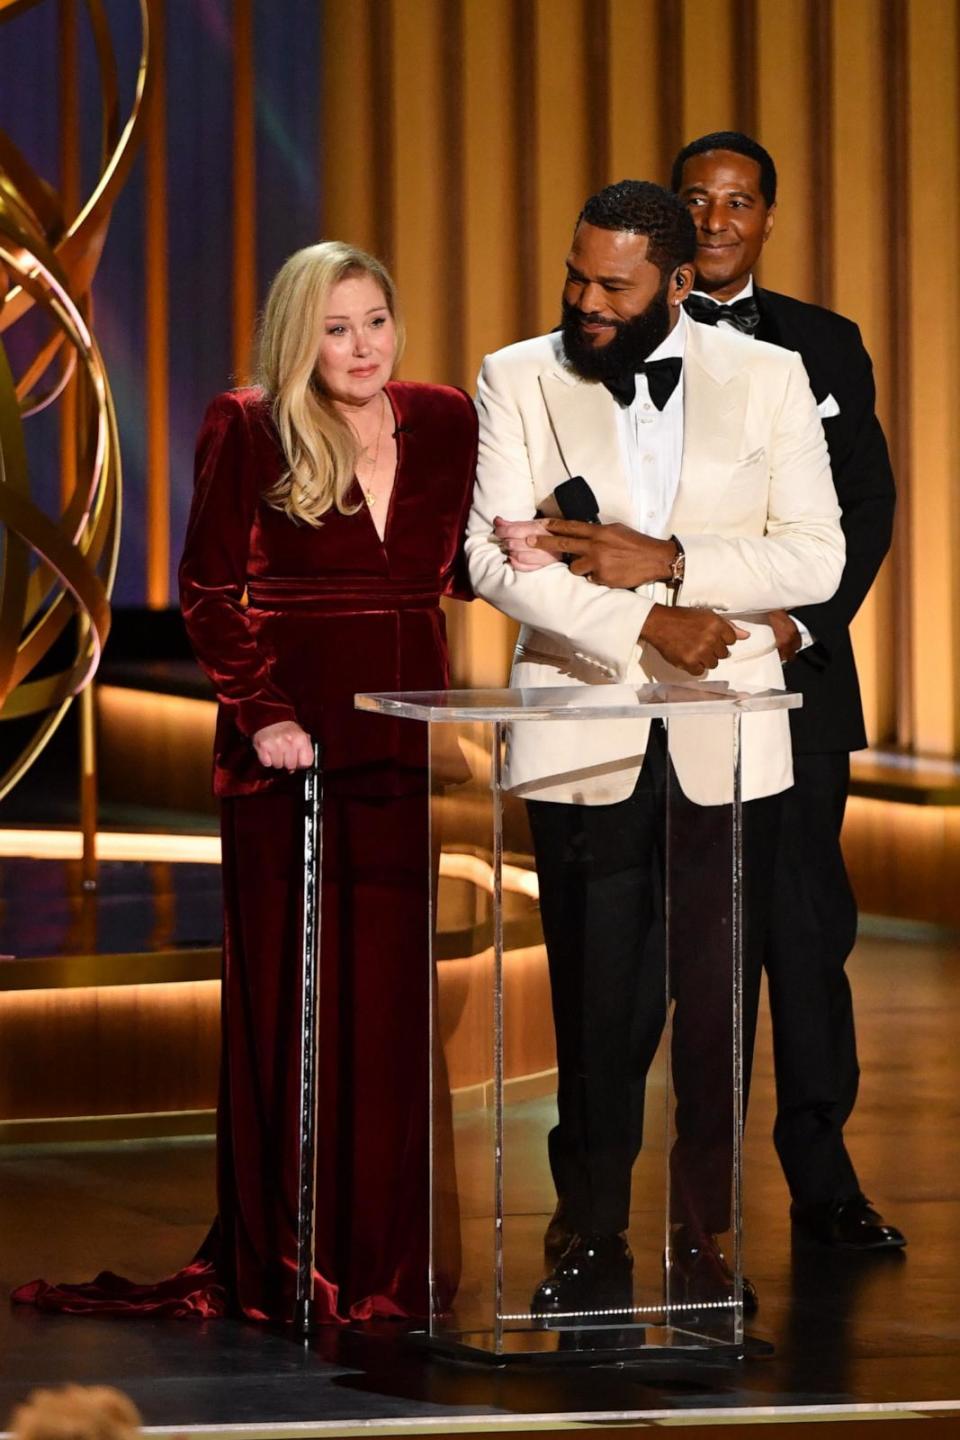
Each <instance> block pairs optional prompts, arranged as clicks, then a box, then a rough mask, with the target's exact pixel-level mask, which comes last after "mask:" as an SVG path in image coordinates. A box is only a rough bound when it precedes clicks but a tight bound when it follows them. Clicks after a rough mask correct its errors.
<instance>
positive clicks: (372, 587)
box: [247, 575, 440, 613]
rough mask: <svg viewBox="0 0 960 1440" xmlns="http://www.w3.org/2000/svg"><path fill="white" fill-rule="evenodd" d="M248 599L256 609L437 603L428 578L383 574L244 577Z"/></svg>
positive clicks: (425, 605)
mask: <svg viewBox="0 0 960 1440" xmlns="http://www.w3.org/2000/svg"><path fill="white" fill-rule="evenodd" d="M247 599H248V602H249V604H250V606H251V607H252V608H253V609H256V610H314V611H316V610H320V611H324V610H329V611H330V612H331V613H336V612H339V611H344V610H347V611H358V610H359V611H376V610H424V609H435V608H436V607H437V606H438V605H439V604H440V591H439V588H438V587H437V585H436V584H435V583H433V584H431V583H430V582H429V581H428V582H426V583H425V584H423V585H418V584H417V583H416V582H411V581H410V580H391V579H388V578H386V577H384V576H382V575H371V576H364V575H345V576H343V577H340V576H316V577H300V576H278V577H277V578H275V579H271V578H270V577H269V576H259V577H258V578H257V579H256V580H252V579H251V580H248V581H247Z"/></svg>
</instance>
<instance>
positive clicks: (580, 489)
mask: <svg viewBox="0 0 960 1440" xmlns="http://www.w3.org/2000/svg"><path fill="white" fill-rule="evenodd" d="M553 495H554V499H555V500H556V502H557V504H558V505H559V506H560V514H561V515H562V516H563V518H564V520H583V521H585V522H586V523H587V524H588V525H599V524H600V506H599V505H598V504H597V497H596V495H594V493H593V491H592V490H591V489H590V486H589V485H588V484H587V482H586V480H584V478H583V476H582V475H571V477H570V479H569V480H564V482H563V484H562V485H558V486H557V488H556V490H554V492H553Z"/></svg>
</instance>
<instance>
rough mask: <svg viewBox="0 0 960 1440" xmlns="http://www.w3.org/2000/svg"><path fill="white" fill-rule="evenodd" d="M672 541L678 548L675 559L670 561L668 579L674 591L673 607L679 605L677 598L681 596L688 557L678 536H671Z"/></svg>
mask: <svg viewBox="0 0 960 1440" xmlns="http://www.w3.org/2000/svg"><path fill="white" fill-rule="evenodd" d="M670 539H671V540H672V541H673V543H674V545H675V546H676V547H677V553H676V554H675V555H674V557H673V559H672V560H671V561H670V575H669V578H668V580H667V582H666V583H667V585H668V586H669V588H670V589H671V590H672V591H673V595H672V596H671V599H670V603H671V604H672V605H676V603H677V597H678V596H679V594H680V587H681V585H682V584H683V576H684V572H685V571H686V566H687V555H686V551H685V550H684V548H683V546H682V545H681V544H680V541H679V540H678V539H677V537H676V535H671V536H670Z"/></svg>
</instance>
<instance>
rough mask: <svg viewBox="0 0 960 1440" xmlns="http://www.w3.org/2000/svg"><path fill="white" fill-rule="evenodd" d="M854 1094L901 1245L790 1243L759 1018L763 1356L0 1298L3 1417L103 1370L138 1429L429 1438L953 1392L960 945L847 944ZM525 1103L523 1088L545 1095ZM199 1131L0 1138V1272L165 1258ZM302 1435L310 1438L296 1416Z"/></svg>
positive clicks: (756, 1141)
mask: <svg viewBox="0 0 960 1440" xmlns="http://www.w3.org/2000/svg"><path fill="white" fill-rule="evenodd" d="M851 974H852V977H853V981H854V985H855V989H856V994H857V1003H858V1020H859V1035H860V1051H861V1065H862V1069H863V1072H864V1080H863V1082H862V1092H861V1103H860V1105H859V1107H858V1110H857V1113H856V1116H855V1118H854V1121H853V1122H852V1123H851V1125H850V1127H849V1136H850V1144H851V1149H852V1151H853V1154H854V1157H855V1159H856V1162H857V1164H858V1166H859V1169H860V1171H861V1176H862V1179H863V1183H864V1186H865V1188H866V1190H867V1192H868V1193H869V1194H870V1195H871V1196H872V1197H873V1198H874V1200H875V1201H876V1202H877V1203H878V1205H880V1207H881V1208H882V1209H883V1211H884V1212H885V1214H886V1215H887V1217H888V1218H889V1219H891V1220H892V1221H894V1222H895V1223H896V1224H898V1225H900V1226H901V1227H902V1228H903V1229H904V1230H905V1231H906V1233H907V1235H908V1237H909V1240H910V1245H909V1248H908V1250H907V1251H906V1254H905V1255H903V1254H893V1255H879V1256H873V1257H870V1256H849V1255H843V1254H834V1253H832V1252H829V1251H825V1250H822V1249H819V1248H813V1247H810V1246H801V1245H795V1246H792V1245H791V1234H790V1226H789V1222H788V1219H787V1196H786V1192H785V1188H784V1185H783V1181H782V1178H781V1176H780V1172H779V1168H778V1166H777V1162H776V1158H775V1156H774V1154H773V1149H772V1145H771V1143H770V1140H769V1133H770V1126H771V1123H772V1117H773V1101H772V1094H773V1084H772V1065H771V1058H770V1047H769V1029H768V1027H767V1025H766V1024H764V1025H763V1027H762V1029H761V1034H760V1038H759V1042H758V1055H757V1065H756V1070H755V1084H754V1094H753V1100H752V1102H751V1107H752V1108H751V1115H750V1123H749V1127H748V1143H747V1177H746V1196H747V1205H746V1217H745V1249H746V1261H747V1272H748V1274H749V1275H750V1276H751V1278H752V1279H753V1280H754V1281H755V1283H756V1285H757V1288H758V1290H759V1292H760V1313H759V1315H758V1316H757V1318H756V1320H755V1322H754V1323H753V1324H752V1326H751V1330H752V1332H753V1333H754V1334H757V1335H759V1336H762V1337H763V1338H766V1339H769V1340H771V1341H772V1342H773V1344H774V1345H775V1347H776V1354H775V1356H774V1357H773V1358H772V1359H769V1360H765V1361H748V1362H745V1363H743V1364H741V1365H734V1366H729V1367H727V1368H724V1369H697V1368H694V1367H690V1366H688V1367H686V1368H685V1369H680V1368H677V1369H669V1368H665V1367H664V1366H663V1365H662V1364H661V1365H660V1366H659V1367H655V1366H652V1365H646V1364H644V1365H638V1366H628V1367H624V1368H615V1367H603V1366H598V1367H591V1368H577V1369H571V1370H565V1371H563V1372H559V1373H558V1372H557V1371H556V1370H554V1371H551V1372H549V1373H544V1372H542V1371H538V1372H530V1371H526V1372H516V1371H514V1372H511V1371H509V1370H488V1369H486V1368H481V1367H473V1366H470V1367H457V1366H454V1365H450V1364H446V1363H442V1362H437V1361H428V1360H426V1359H424V1358H423V1357H422V1356H419V1355H416V1354H413V1353H411V1352H410V1351H409V1350H408V1349H406V1348H405V1345H404V1341H403V1337H402V1334H401V1333H399V1331H398V1329H397V1327H392V1326H381V1327H380V1328H379V1329H376V1328H371V1329H370V1330H369V1331H367V1332H366V1333H359V1332H358V1333H339V1334H336V1333H334V1332H332V1331H330V1332H325V1333H323V1334H322V1335H321V1336H320V1337H319V1338H318V1339H317V1340H316V1342H315V1343H314V1344H313V1345H312V1346H311V1348H310V1349H309V1350H304V1349H303V1348H302V1347H301V1346H300V1345H298V1344H297V1343H295V1342H294V1341H293V1340H291V1339H290V1338H288V1337H287V1336H285V1335H283V1334H280V1333H275V1332H269V1331H263V1330H261V1329H259V1328H257V1327H255V1326H251V1325H243V1324H240V1323H238V1322H232V1321H216V1322H210V1323H207V1324H196V1323H191V1322H187V1321H179V1322H178V1321H122V1320H101V1321H96V1320H91V1319H67V1318H57V1317H44V1316H41V1315H37V1314H35V1313H34V1312H32V1311H29V1310H21V1309H10V1308H8V1307H7V1306H6V1304H3V1303H0V1419H3V1418H4V1417H6V1416H7V1415H8V1414H9V1411H10V1408H11V1406H12V1405H13V1404H14V1403H15V1402H16V1401H17V1400H18V1399H20V1398H22V1397H23V1396H24V1395H25V1394H26V1392H27V1391H29V1390H30V1389H31V1388H33V1387H35V1386H37V1385H50V1384H56V1383H62V1382H64V1381H68V1380H73V1381H80V1382H102V1383H110V1384H115V1385H119V1386H120V1387H122V1388H123V1389H124V1390H126V1391H127V1392H128V1393H129V1394H130V1395H132V1397H133V1398H134V1400H135V1401H136V1403H137V1404H138V1405H139V1406H140V1408H141V1410H142V1412H143V1414H144V1417H145V1420H146V1422H147V1424H148V1425H149V1426H152V1427H171V1428H173V1429H179V1430H183V1429H187V1428H189V1429H191V1430H194V1429H196V1428H197V1427H198V1426H208V1427H213V1428H215V1429H218V1430H221V1429H230V1428H232V1427H235V1426H241V1425H242V1426H245V1427H254V1428H255V1432H256V1433H270V1432H271V1431H276V1430H278V1429H280V1428H281V1427H284V1426H297V1425H299V1426H300V1427H303V1426H306V1427H307V1432H306V1433H318V1432H322V1431H323V1430H326V1429H329V1430H330V1431H332V1432H333V1433H343V1432H345V1431H347V1430H350V1429H352V1428H354V1427H356V1428H358V1429H360V1428H363V1429H366V1430H367V1431H368V1433H369V1432H370V1431H371V1427H372V1430H373V1432H374V1433H375V1432H376V1431H377V1430H378V1429H380V1428H381V1427H383V1426H386V1425H390V1424H391V1423H392V1424H393V1425H394V1426H395V1425H397V1424H398V1423H401V1422H407V1424H408V1425H409V1426H411V1427H412V1428H416V1427H422V1428H424V1429H430V1430H432V1431H433V1432H434V1433H436V1432H437V1431H438V1430H439V1431H441V1432H444V1431H450V1430H453V1429H455V1428H457V1427H458V1426H459V1425H462V1424H466V1423H468V1422H472V1423H475V1422H476V1421H477V1420H478V1419H482V1418H485V1419H486V1421H487V1422H488V1423H493V1424H494V1425H496V1424H497V1423H498V1422H506V1421H508V1420H509V1421H514V1420H515V1419H516V1420H521V1421H522V1420H523V1419H524V1418H526V1419H527V1420H531V1421H532V1420H533V1418H534V1417H543V1416H549V1417H552V1418H556V1417H560V1416H570V1417H575V1418H577V1419H580V1420H584V1419H586V1418H587V1417H589V1416H600V1415H604V1416H606V1417H607V1418H613V1416H616V1415H621V1416H624V1417H627V1416H636V1417H641V1416H647V1417H650V1416H652V1415H653V1414H655V1413H663V1412H667V1413H669V1414H672V1415H673V1416H675V1417H676V1418H678V1419H679V1418H681V1416H682V1415H684V1414H685V1415H686V1417H687V1418H690V1419H692V1418H694V1416H695V1415H696V1416H700V1417H703V1418H706V1416H707V1414H708V1412H711V1411H720V1412H723V1413H724V1414H726V1415H728V1416H729V1417H730V1418H731V1419H732V1418H733V1417H734V1415H735V1414H736V1413H737V1412H739V1411H742V1410H749V1411H752V1412H753V1414H754V1415H755V1416H756V1417H757V1418H760V1416H761V1414H762V1413H763V1412H764V1411H769V1410H770V1409H771V1408H774V1409H781V1407H787V1408H789V1409H792V1408H793V1407H803V1409H804V1410H806V1411H807V1412H808V1413H809V1412H810V1411H818V1412H823V1411H830V1410H833V1409H834V1408H835V1407H842V1408H847V1407H852V1406H857V1407H867V1409H868V1410H871V1409H880V1408H881V1407H893V1408H894V1409H897V1408H900V1407H905V1408H906V1407H916V1408H920V1409H923V1408H924V1407H937V1408H939V1406H940V1405H943V1404H945V1403H947V1402H951V1401H954V1402H958V1404H960V1124H958V1110H960V1100H958V1095H960V1047H958V1046H957V1042H956V1037H957V1034H958V1033H960V1023H958V1022H960V951H958V950H957V949H956V948H954V947H951V946H950V945H946V944H935V943H916V942H914V943H908V942H907V941H893V940H881V939H878V938H863V939H861V941H860V944H859V946H858V948H857V952H856V955H855V957H854V959H853V961H852V962H851ZM541 1103H542V1102H541ZM213 1205H214V1195H213V1148H212V1143H211V1142H210V1141H206V1140H195V1141H182V1140H181V1141H176V1142H157V1141H153V1142H124V1143H117V1144H113V1145H99V1146H95V1145H89V1146H74V1147H66V1146H48V1147H36V1148H34V1149H22V1150H19V1151H7V1152H2V1153H0V1235H2V1261H0V1289H2V1294H3V1296H5V1295H6V1294H7V1293H8V1291H9V1289H10V1287H11V1286H12V1285H13V1284H15V1283H18V1282H19V1281H22V1280H27V1279H30V1278H33V1277H34V1276H35V1275H44V1276H46V1277H48V1278H57V1279H80V1278H88V1277H90V1276H91V1275H93V1274H94V1273H95V1271H97V1270H98V1269H103V1268H109V1269H113V1270H116V1271H119V1272H120V1273H122V1274H126V1275H130V1276H132V1277H134V1278H138V1279H144V1280H146V1279H150V1278H156V1277H158V1276H160V1275H163V1274H165V1273H167V1272H170V1271H172V1270H175V1269H176V1268H178V1267H179V1266H180V1265H182V1264H183V1263H184V1261H185V1260H186V1259H187V1258H188V1257H189V1256H190V1255H191V1253H192V1252H193V1250H194V1249H195V1248H196V1246H197V1245H198V1243H199V1242H200V1240H201V1239H202V1237H203V1234H204V1232H205V1229H206V1225H207V1223H208V1221H209V1219H210V1216H211V1214H212V1212H213ZM301 1433H305V1432H303V1431H301Z"/></svg>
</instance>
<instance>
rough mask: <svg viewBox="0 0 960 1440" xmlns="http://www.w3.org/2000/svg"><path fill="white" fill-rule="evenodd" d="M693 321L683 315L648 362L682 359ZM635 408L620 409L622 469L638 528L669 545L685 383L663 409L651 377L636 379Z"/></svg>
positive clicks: (680, 383) (677, 482)
mask: <svg viewBox="0 0 960 1440" xmlns="http://www.w3.org/2000/svg"><path fill="white" fill-rule="evenodd" d="M688 325H689V321H688V320H687V317H686V315H685V314H684V312H683V310H682V309H681V310H680V318H679V319H678V321H677V323H676V325H674V327H673V329H672V330H671V331H670V334H669V335H668V336H667V338H666V339H665V340H663V341H662V342H661V343H660V344H659V345H658V346H657V348H656V350H653V351H651V353H650V354H649V355H648V356H647V359H648V360H665V359H667V358H668V357H669V356H674V355H675V356H678V357H679V358H680V359H682V358H683V352H684V349H685V347H686V341H687V327H688ZM636 386H637V392H636V395H635V396H634V399H633V404H632V405H627V406H620V405H618V406H617V426H618V431H619V436H620V452H621V455H622V457H623V468H624V471H625V472H626V476H627V482H628V484H629V486H630V493H631V499H632V502H633V523H634V529H636V530H640V531H641V532H642V533H643V534H644V535H653V536H655V537H656V538H657V539H658V540H665V539H666V538H667V536H668V535H669V534H670V531H669V528H668V526H669V523H670V513H671V511H672V510H673V502H674V500H675V499H676V495H677V487H678V485H679V484H680V466H681V464H682V462H683V378H682V376H681V379H680V382H679V384H678V385H677V387H676V389H675V390H674V391H673V394H672V395H671V396H670V399H669V400H668V401H667V403H666V405H665V406H664V407H663V409H662V410H658V409H657V407H656V405H654V403H653V401H652V400H651V399H650V387H649V385H648V384H647V377H646V375H637V376H636Z"/></svg>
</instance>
